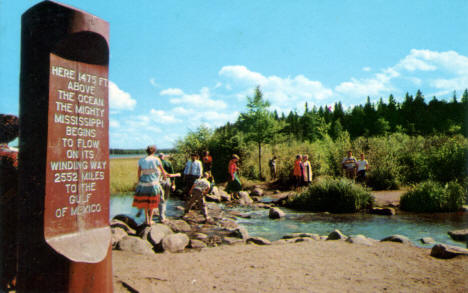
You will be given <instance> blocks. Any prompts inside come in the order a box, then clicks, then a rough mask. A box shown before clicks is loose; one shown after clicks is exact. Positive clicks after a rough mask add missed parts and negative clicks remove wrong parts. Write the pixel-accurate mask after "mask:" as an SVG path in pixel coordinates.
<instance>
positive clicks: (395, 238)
mask: <svg viewBox="0 0 468 293" xmlns="http://www.w3.org/2000/svg"><path fill="white" fill-rule="evenodd" d="M380 241H381V242H385V241H390V242H398V243H403V244H412V242H411V240H409V238H408V237H406V236H403V235H398V234H395V235H391V236H388V237H385V238H384V239H382V240H380Z"/></svg>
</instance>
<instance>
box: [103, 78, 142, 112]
mask: <svg viewBox="0 0 468 293" xmlns="http://www.w3.org/2000/svg"><path fill="white" fill-rule="evenodd" d="M135 105H136V100H135V99H132V96H131V95H130V94H129V93H127V92H124V91H123V90H121V89H120V88H119V87H118V86H117V85H116V84H115V83H113V82H112V81H109V107H110V108H111V109H112V110H125V109H127V110H133V109H134V108H135Z"/></svg>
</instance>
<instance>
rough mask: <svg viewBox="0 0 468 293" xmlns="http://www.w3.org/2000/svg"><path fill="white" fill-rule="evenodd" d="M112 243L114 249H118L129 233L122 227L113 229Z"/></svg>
mask: <svg viewBox="0 0 468 293" xmlns="http://www.w3.org/2000/svg"><path fill="white" fill-rule="evenodd" d="M111 233H112V236H111V241H112V248H113V249H114V248H117V247H118V245H119V242H120V240H122V239H123V238H124V237H125V236H128V234H127V231H125V230H124V229H122V228H120V227H111Z"/></svg>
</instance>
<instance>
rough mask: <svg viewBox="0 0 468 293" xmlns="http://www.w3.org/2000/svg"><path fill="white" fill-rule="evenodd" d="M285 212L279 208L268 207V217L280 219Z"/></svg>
mask: <svg viewBox="0 0 468 293" xmlns="http://www.w3.org/2000/svg"><path fill="white" fill-rule="evenodd" d="M285 215H286V214H285V213H284V212H283V211H282V210H281V209H280V208H270V212H269V214H268V216H269V217H270V219H280V218H283V217H284V216H285Z"/></svg>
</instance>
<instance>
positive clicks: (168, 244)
mask: <svg viewBox="0 0 468 293" xmlns="http://www.w3.org/2000/svg"><path fill="white" fill-rule="evenodd" d="M189 242H190V238H189V237H188V236H187V234H184V233H175V234H170V235H168V236H166V237H164V239H163V240H162V247H163V249H164V251H169V252H182V251H184V249H185V247H187V245H188V244H189Z"/></svg>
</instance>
